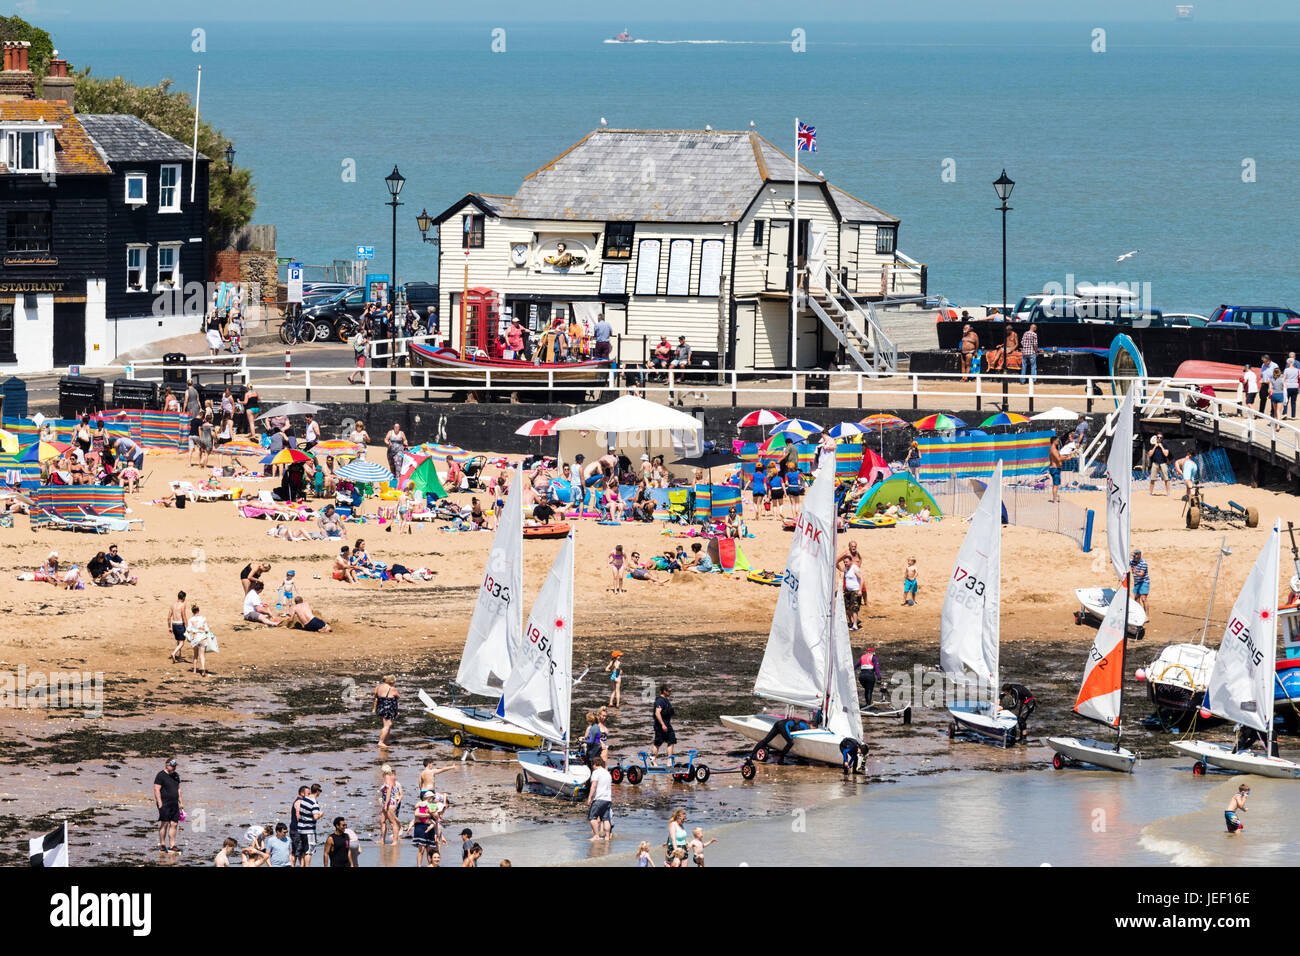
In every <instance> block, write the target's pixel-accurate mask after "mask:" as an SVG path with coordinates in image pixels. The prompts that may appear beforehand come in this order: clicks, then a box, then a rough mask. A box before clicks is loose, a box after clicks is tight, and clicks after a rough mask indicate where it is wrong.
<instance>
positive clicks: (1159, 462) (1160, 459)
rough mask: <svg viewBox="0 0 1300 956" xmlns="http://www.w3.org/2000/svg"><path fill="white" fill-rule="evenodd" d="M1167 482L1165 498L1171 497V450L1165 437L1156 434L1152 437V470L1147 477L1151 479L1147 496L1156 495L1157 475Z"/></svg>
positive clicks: (1158, 433)
mask: <svg viewBox="0 0 1300 956" xmlns="http://www.w3.org/2000/svg"><path fill="white" fill-rule="evenodd" d="M1157 474H1158V475H1159V476H1160V477H1161V478H1163V479H1164V480H1165V496H1166V497H1168V495H1169V449H1167V448H1166V447H1165V436H1164V435H1162V434H1160V432H1156V433H1155V434H1154V435H1152V436H1151V468H1150V469H1149V470H1148V472H1147V476H1148V477H1149V478H1150V479H1151V482H1150V485H1151V486H1150V488H1148V489H1147V494H1149V495H1154V494H1155V493H1156V475H1157Z"/></svg>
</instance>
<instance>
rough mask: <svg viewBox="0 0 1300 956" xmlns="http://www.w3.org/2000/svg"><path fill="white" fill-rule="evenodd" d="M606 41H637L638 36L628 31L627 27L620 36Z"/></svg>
mask: <svg viewBox="0 0 1300 956" xmlns="http://www.w3.org/2000/svg"><path fill="white" fill-rule="evenodd" d="M605 42H606V43H635V42H636V38H635V37H633V36H632V34H630V33H628V32H627V29H626V28H625V29H624V30H623V32H622V33H620V34H619V35H618V36H614V37H610V38H609V39H608V40H606V41H605Z"/></svg>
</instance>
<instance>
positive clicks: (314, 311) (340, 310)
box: [302, 286, 366, 342]
mask: <svg viewBox="0 0 1300 956" xmlns="http://www.w3.org/2000/svg"><path fill="white" fill-rule="evenodd" d="M365 306H366V290H365V289H364V288H362V287H361V286H352V287H350V288H348V289H346V290H345V291H343V292H340V293H338V294H337V295H335V296H333V297H332V298H329V299H326V300H325V301H323V302H315V303H312V304H306V303H304V305H303V310H302V315H303V318H304V319H306V320H307V321H309V322H311V323H312V325H314V326H316V341H317V342H328V341H331V340H334V341H346V340H347V337H348V336H347V334H342V331H341V329H340V322H342V320H343V319H345V318H347V319H352V320H356V319H359V318H361V312H362V310H363V309H365ZM348 334H350V332H349V333H348Z"/></svg>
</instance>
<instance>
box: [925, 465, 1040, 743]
mask: <svg viewBox="0 0 1300 956" xmlns="http://www.w3.org/2000/svg"><path fill="white" fill-rule="evenodd" d="M1001 615H1002V462H1001V461H998V463H997V466H996V467H995V468H994V470H993V477H992V479H990V481H989V484H988V487H987V488H986V489H985V491H984V494H983V495H982V496H981V497H980V503H979V506H978V507H977V508H976V509H975V514H974V515H973V516H972V517H971V522H970V527H969V528H968V529H967V531H966V538H965V540H964V541H962V545H961V550H960V551H959V552H957V563H956V564H955V565H953V569H952V575H951V576H950V577H949V579H948V590H947V592H946V593H945V595H944V599H943V611H942V614H941V616H940V619H939V666H940V667H941V668H942V669H943V671H944V672H945V673H946V674H947V675H948V677H949V678H951V679H952V680H953V682H955V683H956V684H958V685H959V686H963V687H968V686H973V687H974V688H975V695H976V697H977V698H978V697H979V695H980V693H981V690H982V688H983V687H984V686H987V687H988V688H989V694H990V695H991V697H990V699H989V700H979V699H976V700H973V701H971V702H969V703H965V704H958V703H955V704H953V705H951V706H950V707H949V708H948V715H949V717H951V718H952V719H951V720H950V721H949V723H948V736H949V737H956V736H957V734H959V733H964V734H972V735H974V736H976V737H978V738H979V739H981V740H986V741H990V742H992V743H996V744H1000V745H1002V746H1003V747H1009V746H1011V745H1012V744H1013V743H1015V742H1016V741H1017V740H1019V739H1020V738H1021V737H1022V736H1023V735H1024V730H1025V723H1026V721H1027V720H1028V719H1029V715H1030V714H1031V713H1033V709H1034V706H1035V702H1034V698H1033V696H1032V695H1031V694H1029V692H1028V690H1026V689H1025V688H1024V687H1022V686H1021V685H1019V684H1007V685H1006V686H1005V687H999V684H998V654H999V643H1000V638H1001ZM1004 695H1010V697H1011V700H1012V704H1013V709H1008V708H1005V707H1003V706H1002V703H1001V700H1002V697H1003V696H1004Z"/></svg>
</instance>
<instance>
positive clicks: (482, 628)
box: [456, 466, 524, 697]
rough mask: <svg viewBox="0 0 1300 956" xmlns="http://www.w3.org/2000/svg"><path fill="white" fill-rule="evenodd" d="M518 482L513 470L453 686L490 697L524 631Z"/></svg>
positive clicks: (519, 476)
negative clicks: (508, 491) (456, 685)
mask: <svg viewBox="0 0 1300 956" xmlns="http://www.w3.org/2000/svg"><path fill="white" fill-rule="evenodd" d="M523 489H524V478H523V467H522V466H516V467H515V473H514V476H513V478H512V479H511V481H510V493H509V494H508V495H507V496H506V504H505V510H504V511H502V512H501V514H500V515H498V516H497V531H496V535H495V536H494V537H493V539H492V551H491V553H490V554H489V555H488V560H487V566H486V567H485V568H484V569H483V586H482V587H480V588H479V592H478V603H477V604H475V605H474V615H473V617H471V618H470V619H469V634H468V635H467V636H466V638H465V650H464V652H463V653H462V654H461V656H460V669H459V670H457V671H456V683H457V684H458V685H460V686H461V687H463V688H465V689H466V690H467V691H469V692H470V693H471V694H481V695H483V696H484V697H496V696H498V695H499V694H500V693H501V689H502V688H503V687H504V686H505V682H506V678H507V677H509V676H510V652H511V649H512V648H514V647H516V646H517V645H518V643H519V635H520V634H521V633H523V627H524V491H523Z"/></svg>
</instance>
